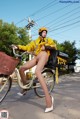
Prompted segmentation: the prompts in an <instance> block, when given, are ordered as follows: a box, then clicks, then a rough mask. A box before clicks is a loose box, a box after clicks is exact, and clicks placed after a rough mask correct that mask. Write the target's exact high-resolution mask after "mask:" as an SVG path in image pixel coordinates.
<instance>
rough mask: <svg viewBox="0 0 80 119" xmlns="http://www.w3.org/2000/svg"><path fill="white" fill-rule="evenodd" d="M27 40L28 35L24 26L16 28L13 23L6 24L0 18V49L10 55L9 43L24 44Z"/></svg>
mask: <svg viewBox="0 0 80 119" xmlns="http://www.w3.org/2000/svg"><path fill="white" fill-rule="evenodd" d="M28 42H29V36H28V33H27V32H26V29H24V28H18V27H16V26H15V25H14V23H11V24H8V23H6V22H3V21H2V20H0V51H4V52H6V53H7V54H9V55H12V50H11V49H10V45H11V44H15V45H17V44H22V45H25V44H27V43H28Z"/></svg>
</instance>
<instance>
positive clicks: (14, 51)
mask: <svg viewBox="0 0 80 119" xmlns="http://www.w3.org/2000/svg"><path fill="white" fill-rule="evenodd" d="M14 46H15V45H11V48H12V51H13V54H14V55H15V56H16V57H22V56H23V55H24V54H30V53H29V52H27V51H25V52H23V53H22V54H21V55H20V54H17V53H16V50H17V49H16V48H15V47H14Z"/></svg>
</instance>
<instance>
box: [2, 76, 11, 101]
mask: <svg viewBox="0 0 80 119" xmlns="http://www.w3.org/2000/svg"><path fill="white" fill-rule="evenodd" d="M11 85H12V79H11V77H6V76H1V77H0V103H1V102H2V101H3V100H4V99H5V97H6V96H7V94H8V92H9V91H10V88H11Z"/></svg>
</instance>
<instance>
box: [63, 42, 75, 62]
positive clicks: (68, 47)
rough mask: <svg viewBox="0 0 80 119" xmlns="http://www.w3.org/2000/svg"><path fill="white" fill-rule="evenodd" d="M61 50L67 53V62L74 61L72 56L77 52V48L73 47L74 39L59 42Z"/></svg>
mask: <svg viewBox="0 0 80 119" xmlns="http://www.w3.org/2000/svg"><path fill="white" fill-rule="evenodd" d="M61 46H62V51H63V52H65V53H66V54H68V55H69V62H74V60H75V59H74V56H75V55H76V53H77V48H76V47H75V41H73V42H70V41H64V42H63V43H61Z"/></svg>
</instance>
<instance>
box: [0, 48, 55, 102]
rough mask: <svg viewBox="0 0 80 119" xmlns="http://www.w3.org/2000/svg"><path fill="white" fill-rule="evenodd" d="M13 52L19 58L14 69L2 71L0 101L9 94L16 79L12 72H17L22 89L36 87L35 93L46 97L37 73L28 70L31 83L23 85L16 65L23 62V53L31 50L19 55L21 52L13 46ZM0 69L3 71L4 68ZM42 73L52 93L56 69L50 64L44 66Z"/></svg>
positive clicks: (0, 76)
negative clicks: (18, 52)
mask: <svg viewBox="0 0 80 119" xmlns="http://www.w3.org/2000/svg"><path fill="white" fill-rule="evenodd" d="M3 54H4V53H3ZM13 54H14V55H15V57H16V58H17V59H15V60H17V63H15V66H14V68H13V69H12V71H11V70H10V68H9V71H10V72H9V73H8V74H7V73H3V72H0V103H1V102H2V101H3V100H4V99H5V97H6V96H7V94H8V92H9V91H10V89H11V86H12V80H14V79H12V78H11V76H10V74H12V73H13V72H15V74H16V77H17V80H18V85H19V86H20V87H21V88H22V89H27V90H31V89H34V92H35V94H36V95H37V96H39V97H41V98H42V97H44V96H45V95H44V92H43V90H42V88H41V85H40V83H39V81H38V79H37V77H36V76H35V74H34V73H33V72H28V73H27V74H28V75H29V83H28V84H26V85H23V83H22V81H21V78H20V74H19V70H18V68H17V67H16V65H17V66H18V64H19V62H21V60H22V57H23V55H24V54H29V52H23V53H22V54H21V55H19V54H16V51H15V49H14V48H13ZM0 57H1V56H0ZM7 57H8V56H7ZM11 58H12V57H11ZM55 58H56V57H55ZM3 59H4V58H3ZM4 60H6V61H8V60H7V59H4ZM19 60H20V61H19ZM6 61H5V62H6ZM2 62H3V61H2ZM6 63H7V62H6ZM9 63H10V62H9ZM11 64H12V63H11ZM13 64H14V63H13ZM5 65H6V64H5ZM11 66H13V65H11ZM6 67H8V66H6ZM0 71H2V69H1V70H0ZM42 75H43V77H44V80H45V83H46V85H47V87H48V91H49V93H51V92H52V90H53V88H54V85H55V78H56V77H55V69H52V67H51V66H50V65H46V66H45V67H44V69H43V71H42Z"/></svg>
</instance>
